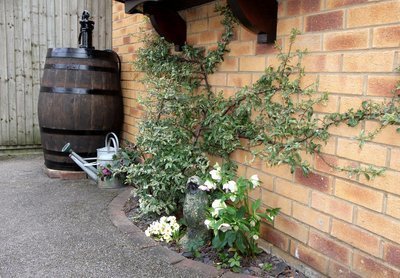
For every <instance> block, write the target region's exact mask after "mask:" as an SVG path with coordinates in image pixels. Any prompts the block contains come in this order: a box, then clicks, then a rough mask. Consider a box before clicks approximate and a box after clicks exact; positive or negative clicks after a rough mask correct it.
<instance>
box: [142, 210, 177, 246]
mask: <svg viewBox="0 0 400 278" xmlns="http://www.w3.org/2000/svg"><path fill="white" fill-rule="evenodd" d="M178 231H179V224H178V223H176V217H175V216H169V217H165V216H163V217H161V218H160V220H159V221H154V222H153V223H151V224H150V226H149V227H148V228H147V229H146V231H145V235H146V236H154V238H155V240H159V241H163V240H165V241H166V242H170V241H171V240H173V235H174V234H175V233H176V232H178Z"/></svg>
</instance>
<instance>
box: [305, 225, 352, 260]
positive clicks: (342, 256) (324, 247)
mask: <svg viewBox="0 0 400 278" xmlns="http://www.w3.org/2000/svg"><path fill="white" fill-rule="evenodd" d="M308 245H309V246H310V247H312V248H314V249H315V250H317V251H318V252H320V253H322V254H324V255H325V256H328V257H329V258H332V259H334V260H336V261H338V262H341V263H343V264H346V265H348V264H350V254H351V250H350V249H349V248H348V247H346V246H344V245H342V244H339V243H337V240H335V239H332V238H328V237H326V236H324V235H322V234H320V233H316V232H314V231H311V232H310V236H309V239H308Z"/></svg>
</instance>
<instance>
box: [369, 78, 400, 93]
mask: <svg viewBox="0 0 400 278" xmlns="http://www.w3.org/2000/svg"><path fill="white" fill-rule="evenodd" d="M398 80H399V78H398V77H397V76H368V88H367V94H368V95H370V96H382V97H391V96H393V93H392V91H393V89H395V86H396V84H397V82H398Z"/></svg>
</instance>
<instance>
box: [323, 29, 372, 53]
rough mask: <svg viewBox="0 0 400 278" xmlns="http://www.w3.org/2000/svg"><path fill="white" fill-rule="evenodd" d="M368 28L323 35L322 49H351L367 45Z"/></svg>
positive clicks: (363, 47) (362, 47)
mask: <svg viewBox="0 0 400 278" xmlns="http://www.w3.org/2000/svg"><path fill="white" fill-rule="evenodd" d="M368 34H369V30H362V31H348V32H337V33H329V34H326V35H325V36H324V50H325V51H335V50H351V49H365V48H367V47H368Z"/></svg>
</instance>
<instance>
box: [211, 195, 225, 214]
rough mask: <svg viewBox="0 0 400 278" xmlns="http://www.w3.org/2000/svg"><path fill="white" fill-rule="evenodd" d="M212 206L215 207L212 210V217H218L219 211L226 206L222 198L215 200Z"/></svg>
mask: <svg viewBox="0 0 400 278" xmlns="http://www.w3.org/2000/svg"><path fill="white" fill-rule="evenodd" d="M211 206H212V208H213V210H212V211H211V215H212V217H217V216H218V214H219V211H220V210H222V209H224V208H226V204H225V202H224V201H222V200H221V199H216V200H214V202H213V203H212V205H211Z"/></svg>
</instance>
